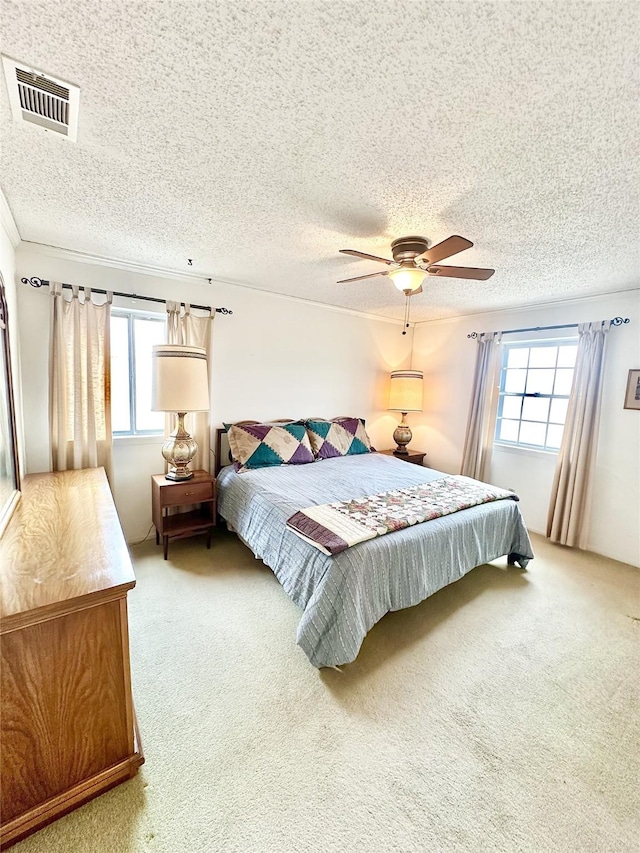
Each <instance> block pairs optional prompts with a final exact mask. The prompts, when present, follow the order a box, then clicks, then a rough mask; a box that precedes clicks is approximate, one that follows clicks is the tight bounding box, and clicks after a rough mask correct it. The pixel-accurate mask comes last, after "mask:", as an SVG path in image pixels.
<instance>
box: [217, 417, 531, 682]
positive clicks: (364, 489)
mask: <svg viewBox="0 0 640 853" xmlns="http://www.w3.org/2000/svg"><path fill="white" fill-rule="evenodd" d="M222 433H223V431H222V430H221V431H219V433H218V442H217V447H218V450H217V458H218V459H221V458H222V455H221V449H220V448H221V441H222V439H221V434H222ZM444 476H446V475H444V474H442V473H441V472H439V471H434V470H432V469H430V468H426V467H420V466H417V465H409V464H407V463H406V462H403V461H401V460H399V459H396V458H394V457H393V456H386V455H383V454H380V453H375V452H374V453H366V454H362V455H355V456H344V457H340V458H333V459H324V460H322V461H317V462H313V463H312V464H305V465H282V466H279V467H270V468H261V469H257V470H251V471H245V472H243V473H237V472H236V470H235V468H234V467H233V466H232V465H226V466H225V467H223V468H222V469H221V470H220V471H219V473H218V475H217V502H218V513H219V515H220V516H221V517H222V518H223V519H224V520H225V521H226V522H227V525H228V527H229V528H230V529H231V530H232V531H234V532H235V533H236V534H237V535H238V536H239V537H240V539H241V540H242V541H243V542H244V543H245V544H246V545H247V546H248V547H249V548H250V549H251V550H252V551H253V553H254V554H255V556H256V557H258V558H259V559H261V560H262V561H263V562H264V563H265V564H266V565H267V566H269V568H270V569H271V570H272V571H273V573H274V574H275V576H276V578H277V579H278V581H279V582H280V584H281V585H282V587H283V588H284V590H285V592H286V593H287V594H288V595H289V597H290V598H291V599H292V600H293V601H294V602H295V603H296V604H297V605H298V606H299V607H300V608H301V609H302V611H303V613H302V618H301V620H300V623H299V626H298V633H297V642H298V645H299V646H300V647H301V648H302V649H303V651H304V652H305V654H306V655H307V657H308V658H309V661H310V662H311V663H312V664H313V665H314V666H315V667H318V668H320V667H326V666H332V667H335V666H340V665H342V664H347V663H350V662H352V661H354V660H355V658H356V657H357V655H358V651H359V650H360V646H361V645H362V641H363V640H364V638H365V636H366V634H367V633H368V631H369V630H370V629H371V628H372V627H373V626H374V625H375V623H376V622H378V621H379V620H380V619H381V618H382V617H383V616H384V615H385V613H388V612H389V611H392V610H401V609H403V608H405V607H412V606H414V605H415V604H418V603H419V602H421V601H423V600H424V599H425V598H427V597H428V596H430V595H433V593H435V592H437V591H438V590H439V589H442V587H445V586H447V585H448V584H450V583H453V582H454V581H456V580H459V578H461V577H463V575H465V574H466V573H467V572H469V571H471V569H473V568H474V567H475V566H479V565H482V564H483V563H486V562H488V561H489V560H494V559H496V558H498V557H502V556H505V555H506V556H507V557H508V561H509V563H510V564H513V563H515V562H517V563H518V564H519V565H520V566H521V567H522V568H526V565H527V562H528V561H529V560H530V559H531V558H532V557H533V552H532V549H531V542H530V540H529V535H528V533H527V530H526V527H525V525H524V521H523V519H522V515H521V513H520V509H519V507H518V504H517V503H516V502H515V501H513V500H501V501H496V502H493V503H486V504H481V505H479V506H475V507H472V508H470V509H465V510H462V511H460V512H456V513H454V514H452V515H447V516H445V517H442V518H436V519H433V520H431V521H427V522H424V523H422V524H417V525H415V526H412V527H408V528H406V529H404V530H398V531H395V532H393V533H389V534H387V535H385V536H381V537H379V538H376V539H372V540H370V541H368V542H363V543H361V544H359V545H356V546H354V547H351V548H349V549H348V550H346V551H344V552H342V553H340V554H337V555H335V556H328V555H326V554H323V553H322V552H321V551H319V550H318V549H317V548H315V547H313V545H311V544H309V543H308V542H305V541H304V540H303V539H300V538H299V537H298V536H296V535H295V534H294V533H293V532H291V531H290V530H289V529H287V527H286V522H287V519H288V518H290V517H291V516H292V515H293V514H294V513H296V512H297V511H299V510H300V509H302V508H304V507H309V506H312V505H318V504H325V503H329V502H331V501H336V500H347V499H350V498H354V497H364V496H366V495H372V494H377V493H379V492H384V491H387V490H389V489H393V488H402V487H405V486H412V485H416V484H418V483H425V482H431V481H432V480H434V479H437V478H440V477H444Z"/></svg>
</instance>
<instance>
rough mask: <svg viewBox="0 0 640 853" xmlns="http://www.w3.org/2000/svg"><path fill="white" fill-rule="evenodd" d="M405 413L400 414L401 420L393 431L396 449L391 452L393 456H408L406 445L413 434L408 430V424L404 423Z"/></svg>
mask: <svg viewBox="0 0 640 853" xmlns="http://www.w3.org/2000/svg"><path fill="white" fill-rule="evenodd" d="M406 416H407V413H406V412H402V420H401V421H400V423H399V424H398V426H397V427H396V428H395V430H394V431H393V440H394V441H395V443H396V449H395V450H394V451H393V452H394V455H395V456H408V455H409V451H408V450H407V445H408V444H409V442H410V441H411V439H412V438H413V434H412V432H411V430H410V428H409V424H408V423H407V422H406V421H405V417H406Z"/></svg>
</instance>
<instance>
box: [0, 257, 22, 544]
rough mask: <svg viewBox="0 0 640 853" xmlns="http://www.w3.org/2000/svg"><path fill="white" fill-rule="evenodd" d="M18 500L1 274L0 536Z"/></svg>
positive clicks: (18, 490) (5, 314) (16, 454)
mask: <svg viewBox="0 0 640 853" xmlns="http://www.w3.org/2000/svg"><path fill="white" fill-rule="evenodd" d="M19 497H20V469H19V465H18V442H17V433H16V412H15V404H14V400H13V381H12V376H11V347H10V345H9V316H8V311H7V297H6V292H5V287H4V280H3V278H2V274H0V536H2V533H3V531H4V529H5V527H6V526H7V523H8V521H9V518H10V517H11V513H12V512H13V510H14V507H15V505H16V503H17V502H18V499H19Z"/></svg>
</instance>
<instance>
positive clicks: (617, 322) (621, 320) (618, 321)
mask: <svg viewBox="0 0 640 853" xmlns="http://www.w3.org/2000/svg"><path fill="white" fill-rule="evenodd" d="M603 322H604V320H603ZM630 322H631V320H630V319H629V318H628V317H614V318H613V320H611V325H612V326H622V325H626V324H627V323H630ZM579 325H580V324H579V323H566V324H565V325H562V326H530V327H529V328H528V329H503V330H502V331H501V332H500V334H502V335H515V334H516V332H546V331H547V330H548V329H577V328H578V326H579ZM481 334H482V332H470V333H469V334H468V335H467V337H468V338H473V339H474V340H475V338H477V337H479V336H480V335H481Z"/></svg>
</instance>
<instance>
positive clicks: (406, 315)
mask: <svg viewBox="0 0 640 853" xmlns="http://www.w3.org/2000/svg"><path fill="white" fill-rule="evenodd" d="M410 299H411V295H410V293H407V294H406V300H407V301H406V302H405V304H404V330H403V332H402V334H403V335H406V334H407V329H408V328H409V311H410V307H409V300H410Z"/></svg>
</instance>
